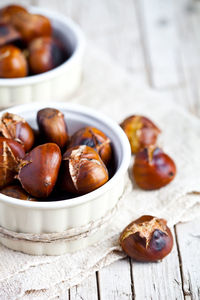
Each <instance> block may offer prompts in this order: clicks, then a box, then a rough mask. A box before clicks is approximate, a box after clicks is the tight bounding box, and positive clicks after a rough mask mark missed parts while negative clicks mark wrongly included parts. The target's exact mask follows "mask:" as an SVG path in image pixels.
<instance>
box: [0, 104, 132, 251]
mask: <svg viewBox="0 0 200 300" xmlns="http://www.w3.org/2000/svg"><path fill="white" fill-rule="evenodd" d="M43 107H45V106H44V105H43V104H39V103H35V104H34V105H33V104H25V105H21V106H16V107H13V108H10V109H9V110H8V111H9V112H11V113H16V114H18V115H20V116H22V117H24V118H25V119H26V120H27V121H28V122H29V123H30V124H31V126H32V127H33V128H37V127H36V112H37V111H38V110H39V109H41V108H43ZM51 107H54V108H57V109H59V110H61V111H62V112H63V113H64V115H65V119H66V122H67V124H68V129H69V133H70V134H72V133H73V132H74V131H76V130H78V129H79V128H81V127H84V126H87V125H91V126H94V127H97V128H99V129H100V130H102V131H103V132H105V134H106V135H107V136H108V137H109V138H110V140H111V141H112V147H113V151H114V156H115V161H116V172H115V174H114V176H113V177H112V178H111V179H110V180H109V181H108V182H107V183H106V184H104V185H103V186H102V187H100V188H98V189H97V190H95V191H93V192H91V193H88V194H86V195H83V196H80V197H77V198H74V199H69V200H62V201H52V202H31V201H23V200H18V199H15V198H11V197H8V196H5V195H3V194H0V226H1V227H3V228H6V229H8V230H12V231H15V232H23V233H55V232H63V231H65V230H67V229H69V228H77V227H80V226H85V225H86V224H88V223H90V222H92V221H96V220H98V219H100V218H102V217H104V216H105V215H106V214H107V213H108V212H109V211H110V210H112V208H113V207H115V205H116V204H117V202H118V200H119V198H120V196H121V195H122V192H123V188H124V178H125V173H126V171H127V169H128V165H129V162H130V155H131V154H130V145H129V142H128V139H127V137H126V135H125V133H124V132H123V130H122V129H121V128H120V126H119V125H118V124H117V123H115V122H114V121H112V120H111V119H109V118H108V117H106V116H105V115H103V114H101V113H99V112H97V111H95V110H92V109H90V108H87V107H84V106H80V105H75V104H71V103H59V104H58V103H52V104H51ZM4 112H5V111H3V112H1V113H0V116H1V115H2V114H3V113H4ZM104 230H105V229H104ZM104 230H99V231H97V232H95V233H94V234H92V235H90V236H88V237H86V238H81V239H78V240H75V241H74V240H72V241H67V242H66V241H65V242H63V241H60V242H59V241H58V242H57V243H43V244H41V243H36V242H27V241H22V240H21V241H19V240H10V239H9V238H2V237H1V238H0V241H1V242H2V243H3V244H4V245H6V246H7V247H9V248H11V249H14V250H19V251H22V252H25V253H29V254H35V255H42V254H47V255H58V254H62V253H65V252H72V251H76V250H78V249H81V248H84V247H86V246H88V245H90V244H92V243H94V242H96V241H98V240H99V239H100V238H101V237H102V236H103V234H104Z"/></svg>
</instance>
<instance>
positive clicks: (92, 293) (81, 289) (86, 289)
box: [69, 273, 98, 300]
mask: <svg viewBox="0 0 200 300" xmlns="http://www.w3.org/2000/svg"><path fill="white" fill-rule="evenodd" d="M69 295H70V297H69V299H70V300H91V299H92V300H97V299H98V292H97V278H96V274H95V273H94V275H92V276H90V277H89V278H87V279H86V280H84V281H83V283H81V284H80V285H78V286H75V287H73V288H71V289H70V293H69Z"/></svg>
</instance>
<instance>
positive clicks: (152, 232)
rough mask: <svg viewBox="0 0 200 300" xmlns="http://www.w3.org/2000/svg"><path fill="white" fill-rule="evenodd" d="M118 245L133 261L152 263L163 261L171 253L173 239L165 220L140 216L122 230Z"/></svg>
mask: <svg viewBox="0 0 200 300" xmlns="http://www.w3.org/2000/svg"><path fill="white" fill-rule="evenodd" d="M120 244H121V246H122V249H123V250H124V252H125V253H126V254H127V255H128V256H130V257H132V258H133V259H135V260H137V261H145V262H152V261H157V260H161V259H163V258H164V257H165V256H166V255H168V254H169V253H170V252H171V250H172V247H173V237H172V233H171V231H170V229H169V228H168V227H167V222H166V220H164V219H158V218H156V217H152V216H142V217H140V218H139V219H137V220H135V221H133V222H132V223H130V224H129V225H128V226H127V227H126V228H125V229H124V230H123V232H122V234H121V236H120Z"/></svg>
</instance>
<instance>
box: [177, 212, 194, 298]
mask: <svg viewBox="0 0 200 300" xmlns="http://www.w3.org/2000/svg"><path fill="white" fill-rule="evenodd" d="M199 224H200V218H198V219H196V220H195V221H192V222H189V223H185V224H178V225H177V226H176V233H177V242H178V248H179V254H180V260H181V270H182V278H183V290H184V293H185V296H186V299H187V300H188V299H192V300H198V299H200V230H199Z"/></svg>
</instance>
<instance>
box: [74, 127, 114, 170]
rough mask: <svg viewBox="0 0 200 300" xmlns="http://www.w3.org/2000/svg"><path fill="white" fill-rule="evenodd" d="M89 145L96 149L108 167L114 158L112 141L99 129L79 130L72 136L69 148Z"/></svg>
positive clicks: (86, 128) (87, 128)
mask: <svg viewBox="0 0 200 300" xmlns="http://www.w3.org/2000/svg"><path fill="white" fill-rule="evenodd" d="M79 145H87V146H89V147H92V148H94V149H95V150H96V151H97V152H98V154H99V155H100V157H101V159H102V160H103V162H104V164H105V165H108V163H109V162H110V159H111V156H112V149H111V144H110V139H109V138H108V137H107V136H106V135H105V134H104V133H103V132H102V131H101V130H99V129H97V128H95V127H92V126H88V127H84V128H81V129H79V130H78V131H76V132H75V133H74V134H73V135H72V136H71V141H70V145H69V147H74V146H79Z"/></svg>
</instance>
